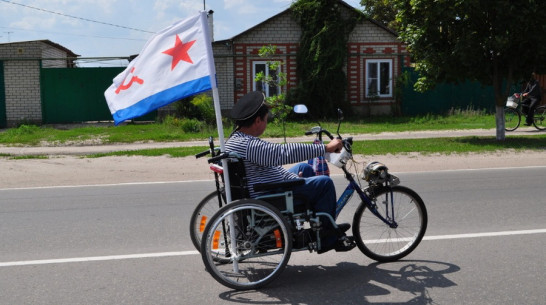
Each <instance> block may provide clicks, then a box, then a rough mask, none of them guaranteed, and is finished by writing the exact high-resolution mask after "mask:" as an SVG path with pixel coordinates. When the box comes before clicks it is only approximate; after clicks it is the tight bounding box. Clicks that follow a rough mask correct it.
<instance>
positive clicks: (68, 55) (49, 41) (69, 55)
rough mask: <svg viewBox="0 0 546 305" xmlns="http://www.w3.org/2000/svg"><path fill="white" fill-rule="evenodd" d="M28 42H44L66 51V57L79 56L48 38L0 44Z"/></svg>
mask: <svg viewBox="0 0 546 305" xmlns="http://www.w3.org/2000/svg"><path fill="white" fill-rule="evenodd" d="M30 42H42V43H45V44H47V45H50V46H52V47H54V48H56V49H59V50H61V51H64V52H66V55H67V57H74V58H75V57H79V56H80V55H78V54H76V53H74V52H72V51H71V50H69V49H67V48H65V47H63V46H62V45H60V44H58V43H55V42H53V41H51V40H49V39H42V40H29V41H16V42H8V43H2V44H21V43H30Z"/></svg>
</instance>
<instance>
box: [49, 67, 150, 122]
mask: <svg viewBox="0 0 546 305" xmlns="http://www.w3.org/2000/svg"><path fill="white" fill-rule="evenodd" d="M123 69H124V68H77V69H74V68H42V69H41V92H42V116H43V117H42V120H43V123H44V124H59V123H74V122H87V121H111V120H112V115H111V114H110V110H109V109H108V106H107V104H106V99H105V98H104V91H105V90H106V89H107V88H108V87H109V86H110V85H111V84H112V79H113V78H114V77H115V76H116V75H118V74H119V73H120V72H121V71H123ZM156 115H157V112H156V111H154V112H152V113H149V114H147V115H145V116H143V117H140V118H138V120H154V119H155V117H156Z"/></svg>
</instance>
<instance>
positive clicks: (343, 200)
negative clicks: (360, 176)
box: [336, 166, 398, 228]
mask: <svg viewBox="0 0 546 305" xmlns="http://www.w3.org/2000/svg"><path fill="white" fill-rule="evenodd" d="M342 169H343V172H344V173H345V178H346V179H347V180H348V181H349V184H348V185H347V187H346V188H345V190H344V191H343V193H342V194H341V196H340V197H339V199H338V200H337V203H336V219H337V217H338V216H339V213H341V210H343V208H344V207H345V205H347V203H348V202H349V200H350V199H351V197H353V194H354V192H355V191H356V192H357V194H358V196H359V197H360V199H361V200H362V202H364V204H366V206H367V207H368V209H369V210H370V212H372V213H373V214H374V215H375V216H377V217H378V218H379V219H381V220H382V221H383V222H384V223H385V224H387V225H388V226H389V227H391V228H396V227H398V224H397V223H396V221H395V220H394V204H393V202H394V200H393V194H392V191H390V197H391V198H390V199H391V200H390V202H391V211H390V212H391V215H392V216H389V209H388V208H387V209H386V215H385V217H383V216H382V215H381V214H380V213H379V212H378V211H377V208H376V206H375V204H374V203H373V202H372V201H371V199H370V198H369V197H368V196H367V195H366V193H364V191H363V190H362V189H361V188H360V186H359V185H358V183H356V181H355V179H354V178H353V176H352V175H351V174H350V173H349V172H348V171H347V169H346V168H345V166H343V167H342Z"/></svg>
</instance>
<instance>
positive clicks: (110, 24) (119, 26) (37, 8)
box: [0, 0, 154, 34]
mask: <svg viewBox="0 0 546 305" xmlns="http://www.w3.org/2000/svg"><path fill="white" fill-rule="evenodd" d="M0 1H2V2H5V3H9V4H14V5H19V6H22V7H26V8H30V9H33V10H37V11H42V12H46V13H50V14H56V15H59V16H63V17H69V18H74V19H79V20H83V21H88V22H94V23H99V24H104V25H109V26H114V27H118V28H123V29H128V30H133V31H139V32H144V33H152V34H154V32H150V31H145V30H141V29H135V28H131V27H126V26H123V25H117V24H112V23H107V22H102V21H96V20H91V19H87V18H82V17H76V16H71V15H67V14H63V13H59V12H54V11H50V10H46V9H43V8H39V7H34V6H30V5H26V4H21V3H17V2H13V1H7V0H0Z"/></svg>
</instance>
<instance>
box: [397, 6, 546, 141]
mask: <svg viewBox="0 0 546 305" xmlns="http://www.w3.org/2000/svg"><path fill="white" fill-rule="evenodd" d="M392 2H393V4H394V5H395V8H396V10H397V12H398V14H397V21H398V23H399V24H400V28H399V33H400V36H401V38H402V40H403V41H404V42H405V43H407V44H408V49H409V51H410V53H411V56H412V58H413V60H414V62H415V63H416V69H417V70H418V71H419V72H420V75H421V78H420V79H419V80H418V82H417V84H416V88H417V89H419V90H421V91H424V90H426V89H429V88H431V87H433V86H434V85H435V84H436V83H439V82H445V81H447V82H458V81H463V80H474V81H478V82H480V83H481V84H483V85H491V86H492V87H493V90H494V93H495V105H496V122H497V139H498V140H504V138H505V132H504V103H505V99H506V96H507V95H508V94H509V88H510V86H511V85H513V84H514V83H515V82H516V81H519V80H522V79H528V78H529V76H530V74H531V72H532V71H533V70H535V71H536V72H539V73H540V72H541V71H546V69H545V67H546V48H545V46H546V1H539V0H518V1H513V0H497V1H489V0H413V1H406V0H394V1H392Z"/></svg>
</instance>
